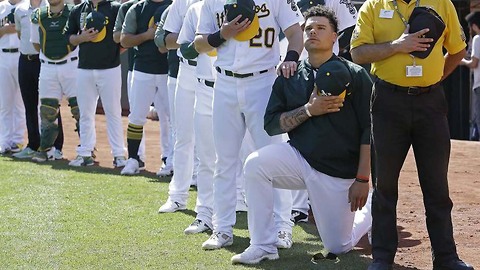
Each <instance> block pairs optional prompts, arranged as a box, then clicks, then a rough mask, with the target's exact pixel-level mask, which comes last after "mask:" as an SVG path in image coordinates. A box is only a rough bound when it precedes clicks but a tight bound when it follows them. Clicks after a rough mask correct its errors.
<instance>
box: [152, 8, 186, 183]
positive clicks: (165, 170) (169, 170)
mask: <svg viewBox="0 0 480 270" xmlns="http://www.w3.org/2000/svg"><path fill="white" fill-rule="evenodd" d="M169 10H170V6H168V7H167V8H166V9H165V10H164V11H163V13H162V15H161V16H160V22H158V25H157V30H155V36H154V38H153V40H154V42H155V45H157V47H158V49H159V50H160V52H164V51H165V50H167V51H168V52H167V60H168V77H167V89H168V107H169V110H170V134H171V137H170V142H171V143H170V145H171V155H170V156H169V157H168V158H167V157H163V158H162V160H163V165H162V166H161V167H160V169H159V170H158V171H157V175H158V176H160V177H167V176H172V175H173V160H174V158H175V153H174V151H173V148H174V145H175V141H176V135H175V134H176V131H175V108H174V100H175V88H176V86H177V75H178V66H179V61H180V60H179V59H178V55H177V50H176V49H173V50H168V49H167V47H166V45H165V30H163V25H164V24H165V20H166V19H167V16H168V12H169Z"/></svg>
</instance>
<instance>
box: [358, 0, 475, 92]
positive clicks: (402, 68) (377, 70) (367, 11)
mask: <svg viewBox="0 0 480 270" xmlns="http://www.w3.org/2000/svg"><path fill="white" fill-rule="evenodd" d="M397 3H398V8H399V11H400V13H402V14H403V16H404V17H405V19H406V20H408V18H409V17H410V14H411V13H412V11H413V9H414V8H415V1H410V3H409V4H407V3H405V2H404V1H397ZM420 6H429V7H432V8H433V9H434V10H435V11H436V12H437V13H438V14H439V15H440V17H442V19H443V21H444V22H445V24H446V28H445V31H444V32H443V34H442V36H441V37H440V38H439V39H438V41H437V43H436V44H435V46H434V47H433V50H432V52H431V53H430V55H429V56H428V57H427V58H425V59H419V58H415V64H416V65H417V66H422V69H423V76H421V77H407V76H406V67H407V66H411V65H413V59H412V57H411V56H410V55H409V54H407V53H397V54H395V55H392V56H390V57H388V58H386V59H383V60H381V61H377V62H374V63H372V67H371V73H372V74H374V75H376V76H378V77H379V78H381V79H383V80H385V81H388V82H390V83H393V84H396V85H400V86H430V85H432V84H435V83H437V82H439V81H440V79H441V77H442V75H443V69H444V65H445V59H444V55H443V51H442V49H443V47H445V48H446V49H447V51H448V52H449V53H450V54H455V53H458V52H460V51H461V50H462V49H464V48H465V47H466V44H465V41H464V40H463V37H464V34H463V29H462V27H461V25H460V22H459V21H458V17H457V12H456V10H455V7H454V6H453V4H452V2H451V1H448V0H421V1H420ZM382 10H389V11H390V12H391V14H393V18H381V17H380V13H381V11H382ZM383 14H385V12H383ZM382 17H388V16H382ZM404 30H405V25H404V23H403V21H402V20H401V19H400V16H399V15H398V13H397V12H395V9H394V6H393V3H392V0H367V1H366V2H365V3H364V4H363V5H362V7H361V8H360V10H359V12H358V20H357V24H356V26H355V30H354V31H353V34H352V40H351V43H350V46H351V48H352V49H353V48H355V47H358V46H360V45H363V44H380V43H386V42H391V41H393V40H395V39H397V38H398V37H400V35H401V34H402V33H403V31H404Z"/></svg>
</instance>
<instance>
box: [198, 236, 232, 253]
mask: <svg viewBox="0 0 480 270" xmlns="http://www.w3.org/2000/svg"><path fill="white" fill-rule="evenodd" d="M232 244H233V237H231V236H229V235H228V234H226V233H223V232H213V233H212V235H211V236H210V238H208V240H207V241H205V242H203V244H202V248H203V249H207V250H212V249H219V248H222V247H228V246H231V245H232Z"/></svg>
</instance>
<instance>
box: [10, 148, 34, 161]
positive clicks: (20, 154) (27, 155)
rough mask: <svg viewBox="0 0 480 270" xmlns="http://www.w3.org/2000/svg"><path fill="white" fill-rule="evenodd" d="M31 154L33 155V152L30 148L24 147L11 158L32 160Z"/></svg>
mask: <svg viewBox="0 0 480 270" xmlns="http://www.w3.org/2000/svg"><path fill="white" fill-rule="evenodd" d="M33 154H35V151H34V150H33V149H32V148H30V147H26V148H25V149H23V150H22V151H20V152H18V153H15V154H13V155H12V156H13V157H14V158H18V159H26V158H32V157H33Z"/></svg>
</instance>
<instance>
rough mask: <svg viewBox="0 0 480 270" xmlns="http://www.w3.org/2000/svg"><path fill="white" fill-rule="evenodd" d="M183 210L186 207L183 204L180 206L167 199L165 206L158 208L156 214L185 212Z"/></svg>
mask: <svg viewBox="0 0 480 270" xmlns="http://www.w3.org/2000/svg"><path fill="white" fill-rule="evenodd" d="M185 209H187V206H186V205H185V204H181V203H179V202H173V201H171V200H170V199H168V200H167V202H166V203H165V204H163V205H162V206H160V208H159V209H158V213H173V212H176V211H180V210H185Z"/></svg>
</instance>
